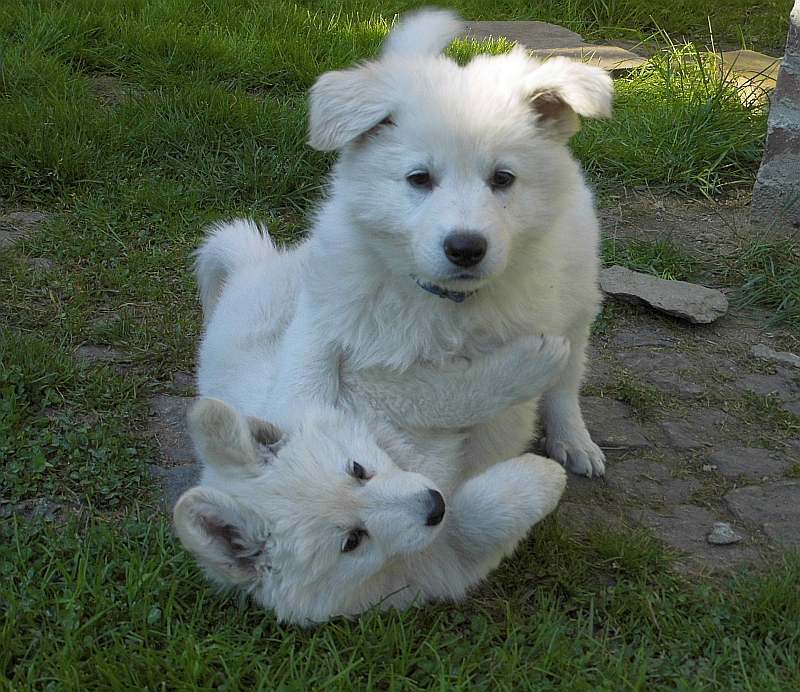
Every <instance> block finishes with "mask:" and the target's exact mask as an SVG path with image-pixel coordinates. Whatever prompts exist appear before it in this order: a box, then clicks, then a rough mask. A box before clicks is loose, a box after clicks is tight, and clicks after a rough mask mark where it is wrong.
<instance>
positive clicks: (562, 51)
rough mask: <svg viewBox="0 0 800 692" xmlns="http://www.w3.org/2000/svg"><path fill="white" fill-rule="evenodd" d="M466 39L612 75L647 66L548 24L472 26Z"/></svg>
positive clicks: (618, 49)
mask: <svg viewBox="0 0 800 692" xmlns="http://www.w3.org/2000/svg"><path fill="white" fill-rule="evenodd" d="M464 36H466V37H469V38H474V39H476V40H478V41H483V40H486V39H488V38H495V39H497V38H505V39H507V40H509V41H511V42H512V43H519V44H521V45H523V46H526V47H527V48H529V49H530V52H531V55H533V56H534V57H536V58H539V59H540V60H546V59H547V58H551V57H554V56H563V57H567V58H572V59H574V60H581V61H583V62H588V63H591V64H593V65H598V66H599V67H602V68H604V69H606V70H610V71H628V70H632V69H633V68H635V67H639V66H640V65H643V64H644V63H645V62H647V60H646V59H645V58H642V57H640V56H638V55H636V53H632V52H631V51H629V50H626V49H625V48H623V47H621V46H612V45H592V44H587V43H585V42H584V41H583V39H582V38H581V37H580V36H579V35H578V34H576V33H575V32H573V31H570V30H569V29H565V28H564V27H563V26H558V25H556V24H549V23H547V22H514V21H511V22H468V23H467V25H466V29H465V31H464Z"/></svg>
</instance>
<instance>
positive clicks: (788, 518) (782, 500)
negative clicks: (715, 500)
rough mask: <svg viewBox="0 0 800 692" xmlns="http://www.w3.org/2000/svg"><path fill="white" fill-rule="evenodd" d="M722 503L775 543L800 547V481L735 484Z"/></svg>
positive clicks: (737, 516) (738, 517)
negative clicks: (737, 486) (738, 485)
mask: <svg viewBox="0 0 800 692" xmlns="http://www.w3.org/2000/svg"><path fill="white" fill-rule="evenodd" d="M725 503H726V504H727V505H728V507H729V508H730V510H731V512H732V513H733V514H734V516H736V518H737V519H739V520H741V521H745V522H749V523H751V524H754V525H756V526H758V527H759V528H760V529H761V530H762V531H763V532H764V533H766V534H767V535H768V536H769V537H770V538H772V539H773V540H775V541H777V542H778V543H781V544H783V545H785V546H789V547H792V548H800V481H797V480H792V481H775V482H773V483H765V484H764V485H749V486H746V487H744V488H736V489H735V490H731V491H730V492H729V493H728V494H727V495H726V496H725Z"/></svg>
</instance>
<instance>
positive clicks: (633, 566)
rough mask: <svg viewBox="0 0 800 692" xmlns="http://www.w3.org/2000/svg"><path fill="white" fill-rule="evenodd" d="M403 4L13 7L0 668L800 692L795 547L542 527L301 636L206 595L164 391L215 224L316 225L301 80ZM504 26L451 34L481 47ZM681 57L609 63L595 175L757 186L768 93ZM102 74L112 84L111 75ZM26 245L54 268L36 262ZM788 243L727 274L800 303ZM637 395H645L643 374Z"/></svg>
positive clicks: (659, 9)
mask: <svg viewBox="0 0 800 692" xmlns="http://www.w3.org/2000/svg"><path fill="white" fill-rule="evenodd" d="M414 4H415V3H410V2H397V3H394V4H392V5H389V4H386V3H379V2H377V0H347V1H346V2H337V3H333V2H330V1H328V0H318V1H313V0H308V1H306V2H298V3H293V2H289V1H288V0H273V1H271V2H256V1H255V0H225V1H223V0H206V1H205V2H202V3H199V2H196V1H195V0H117V1H112V0H70V1H69V2H67V1H66V0H30V1H29V2H19V3H0V210H4V209H6V208H11V209H13V208H38V209H42V210H45V211H48V212H49V213H50V214H51V216H50V220H49V221H48V223H47V224H46V225H45V226H44V228H43V229H42V230H41V231H40V232H38V233H36V234H34V235H33V236H32V237H31V238H29V239H27V240H24V241H23V242H21V243H20V244H19V245H17V246H16V247H15V248H14V249H13V250H10V251H3V252H0V325H2V326H0V459H1V460H2V465H1V466H0V500H2V502H0V516H4V517H5V518H4V519H2V520H0V534H2V538H1V539H0V574H2V577H3V579H2V580H0V604H2V612H3V619H2V625H1V627H2V629H0V632H1V634H0V687H3V688H6V687H8V688H13V689H26V688H53V689H57V688H67V689H80V688H102V689H106V688H111V689H130V688H134V687H136V688H142V687H148V688H157V687H166V688H171V687H176V688H191V687H194V686H197V687H202V688H208V687H215V686H218V687H230V688H235V687H237V686H250V687H261V688H263V689H277V688H279V687H280V686H281V685H283V686H284V687H285V688H287V689H309V688H321V687H325V688H327V687H331V688H341V689H353V688H361V687H364V688H373V687H376V688H391V689H400V688H410V689H414V688H415V687H419V688H423V687H425V688H428V687H438V688H441V689H450V688H458V687H462V688H466V687H500V688H510V687H515V688H519V687H532V688H533V687H535V688H537V689H549V688H554V687H557V686H559V687H564V686H567V687H571V688H574V689H609V690H611V689H613V690H617V689H621V688H633V689H645V688H652V687H677V688H682V689H686V688H689V687H710V688H721V689H744V688H756V689H790V688H793V687H798V683H800V680H798V673H797V671H798V665H797V664H798V661H797V655H796V651H797V648H798V647H797V644H798V624H797V623H798V622H800V617H798V615H799V613H798V610H797V608H798V605H797V604H798V600H799V599H798V598H797V595H798V594H797V587H796V584H797V580H798V577H799V576H800V564H798V562H797V560H796V559H793V558H792V559H790V560H789V561H788V562H786V563H785V564H777V565H775V566H774V567H773V568H772V569H771V570H770V571H769V572H768V573H767V574H766V576H761V577H759V576H752V577H741V578H739V579H735V580H732V581H731V580H726V581H719V582H711V581H706V580H700V581H688V580H684V579H682V578H679V577H678V576H676V575H675V573H674V572H672V571H671V570H670V569H669V565H670V562H671V557H670V556H669V555H666V554H664V553H663V551H662V550H661V549H660V548H659V547H658V545H657V544H656V542H655V541H653V540H652V539H650V538H648V537H646V536H641V535H637V534H623V535H615V534H608V533H603V532H598V531H593V532H591V533H590V534H589V535H588V536H587V538H586V539H585V540H583V539H582V540H581V541H577V540H575V539H573V538H570V537H569V535H568V534H566V533H564V532H563V531H561V530H560V529H559V528H558V526H557V525H556V523H555V522H553V521H551V522H548V523H547V524H545V525H544V526H543V527H541V529H540V530H538V531H537V532H535V534H534V536H533V537H532V538H531V540H530V541H528V542H527V543H526V545H525V546H523V548H522V550H521V551H520V553H519V554H518V555H517V556H516V558H515V559H514V560H511V561H506V563H504V565H503V567H502V568H501V570H500V572H499V573H498V574H497V575H496V576H495V577H494V578H493V579H492V580H491V581H490V582H489V583H488V584H487V585H486V586H485V587H484V588H483V589H481V591H480V592H479V593H478V594H476V595H475V596H474V597H473V598H472V599H471V600H470V601H468V603H467V604H465V605H464V606H459V607H451V606H437V607H431V608H426V609H424V610H421V611H413V612H410V613H406V614H403V615H398V614H387V615H381V614H370V615H368V616H367V617H365V618H364V619H363V620H361V621H359V622H357V623H342V622H337V623H332V624H330V625H327V626H324V627H320V628H318V629H317V630H314V631H311V632H306V631H300V630H297V629H294V628H283V627H277V626H276V625H275V623H274V621H273V620H272V618H271V617H270V616H269V615H267V614H264V613H261V612H259V611H257V610H255V609H253V608H248V607H242V606H240V605H239V604H238V603H237V602H236V601H235V600H234V599H229V598H225V597H221V596H216V595H214V594H213V592H212V591H211V590H210V589H209V588H208V587H207V586H206V584H205V582H204V581H203V579H202V578H201V576H200V574H199V573H198V571H197V570H196V568H195V566H194V565H193V564H192V561H191V560H190V558H189V557H188V556H187V555H186V554H185V553H184V552H183V551H182V550H180V549H179V548H178V547H177V546H176V544H175V543H174V541H173V539H172V538H171V537H170V534H169V525H168V520H167V519H166V518H163V517H160V516H158V515H155V516H156V518H154V514H153V508H152V506H151V502H152V488H151V485H150V482H149V480H148V478H149V476H148V473H147V463H148V462H149V461H151V460H152V458H153V457H152V455H153V453H154V451H153V447H152V443H151V440H150V439H149V437H148V436H147V435H146V434H145V430H146V422H147V420H146V419H147V400H148V397H149V396H150V395H151V393H153V392H154V391H158V390H159V389H160V388H161V386H162V383H163V382H164V381H166V380H168V379H169V378H170V376H171V375H172V374H173V373H174V372H176V371H177V370H189V369H190V368H191V363H192V361H193V354H194V349H195V348H196V344H197V341H198V338H199V336H200V324H199V311H198V307H197V303H196V299H195V288H194V286H193V282H192V280H191V276H190V272H189V267H190V253H191V251H192V250H193V248H194V247H195V246H196V244H197V242H198V238H199V233H200V228H201V227H202V225H203V224H204V223H206V222H208V221H209V220H211V219H217V218H220V217H223V216H229V215H235V214H253V215H256V216H259V217H261V218H266V219H268V221H269V224H270V230H271V232H272V233H273V234H275V235H277V236H278V237H279V238H281V239H284V240H287V241H291V240H294V239H296V238H298V237H299V236H300V235H301V234H302V232H303V229H304V225H305V224H304V219H305V217H306V215H307V213H308V211H309V210H310V208H311V207H312V206H313V204H314V202H315V201H316V200H318V199H319V197H320V195H321V187H322V185H323V181H324V176H325V173H326V171H327V168H328V166H329V164H330V162H331V157H330V156H326V155H322V154H319V153H317V152H314V151H312V150H310V149H309V148H308V147H307V146H306V144H305V139H306V135H305V121H306V105H305V91H306V90H307V88H308V87H309V86H310V85H311V84H312V83H313V80H314V79H315V78H316V76H318V75H319V74H320V73H321V72H322V71H324V70H327V69H332V68H336V67H341V66H344V65H347V64H349V63H351V62H352V61H354V60H357V59H360V58H363V57H364V56H367V55H370V54H372V53H374V51H375V50H376V48H377V46H378V44H379V42H380V39H381V37H382V36H383V35H384V33H385V32H386V30H387V28H388V26H389V24H390V22H391V20H392V17H393V15H394V13H395V12H397V11H400V10H403V9H405V8H407V7H410V6H412V5H414ZM445 4H447V3H445ZM788 4H789V3H785V2H774V1H773V0H770V1H768V2H764V3H761V4H759V5H758V6H754V7H750V4H749V3H748V4H747V5H746V4H745V3H744V2H743V0H735V1H734V2H729V3H725V5H724V6H723V7H720V6H718V3H711V2H698V1H697V0H694V1H690V0H683V1H682V2H680V3H678V4H677V5H676V4H672V5H667V4H665V3H655V2H651V1H650V0H618V1H611V2H609V1H608V0H598V1H596V2H595V1H592V0H589V1H585V2H577V1H576V0H562V1H560V2H555V1H550V0H547V1H545V2H539V3H523V2H521V1H520V0H496V1H493V2H490V3H487V2H478V0H468V1H466V0H465V1H464V2H461V3H457V6H458V7H460V8H461V9H462V10H463V12H464V14H465V16H468V17H470V18H492V19H498V18H519V19H544V20H550V21H557V22H560V23H562V24H565V25H567V26H569V27H570V28H572V29H575V30H576V31H580V32H581V33H583V34H584V35H585V36H587V37H589V38H594V39H598V38H610V37H629V38H630V37H633V38H635V39H637V40H638V39H641V38H645V37H647V36H648V35H650V34H651V33H653V32H654V31H655V30H656V29H657V27H661V28H662V29H664V30H666V31H667V32H670V33H671V34H673V35H674V36H676V37H677V38H680V37H681V35H682V34H684V33H685V34H686V35H687V37H688V38H691V39H696V40H698V41H700V42H701V43H702V42H704V41H705V40H707V38H708V37H707V21H706V15H707V14H708V13H709V12H713V14H714V22H713V26H714V31H715V34H716V35H717V36H718V37H722V38H725V39H726V40H730V41H734V42H736V41H738V40H739V38H738V37H739V35H740V32H741V37H742V38H743V39H744V40H745V41H747V42H752V44H753V45H755V46H757V47H758V46H760V47H768V48H769V47H777V46H779V45H780V44H781V43H782V41H783V34H784V33H785V26H786V22H785V15H786V13H787V12H788ZM745 10H747V12H745ZM507 48H508V45H507V44H505V43H503V42H495V43H493V44H491V45H488V46H487V45H483V46H477V45H476V44H474V43H471V42H466V41H462V42H459V43H457V44H456V45H454V46H453V48H452V49H451V50H452V53H453V54H454V55H455V56H456V57H457V58H458V59H459V60H461V61H465V60H468V59H469V58H470V56H471V55H473V54H474V53H475V52H476V51H477V50H491V51H501V50H505V49H507ZM691 50H692V49H691V48H681V49H679V51H673V52H672V53H670V54H667V55H665V56H663V57H662V58H660V60H659V61H656V62H655V63H654V64H653V65H651V66H650V67H648V68H646V69H644V70H641V71H639V72H636V73H634V74H632V75H631V76H630V77H628V78H625V79H624V80H620V81H618V84H617V86H618V92H619V98H618V101H617V109H616V116H615V119H614V120H611V121H609V122H603V123H593V124H591V125H589V126H587V127H586V128H585V129H584V131H583V132H582V133H581V134H580V135H579V136H578V137H577V138H576V140H575V142H574V146H575V151H576V153H577V154H578V156H579V157H580V158H581V159H582V161H583V162H584V164H585V165H586V168H587V170H588V172H589V175H590V178H591V180H592V182H593V183H594V184H595V185H596V186H597V187H598V188H599V190H600V191H601V193H602V192H603V191H605V190H618V189H620V188H635V187H647V188H649V189H651V190H657V191H678V192H681V193H683V194H689V195H691V194H705V195H715V194H718V193H719V192H721V191H725V190H728V189H731V188H734V189H735V188H738V187H741V186H743V185H744V186H747V185H750V184H751V182H752V177H753V174H754V172H755V169H756V166H757V163H758V158H759V156H760V140H761V138H762V137H763V133H764V114H763V112H762V111H761V110H759V109H758V108H757V107H754V106H743V105H742V104H741V103H740V100H739V99H738V97H737V95H736V94H735V93H734V92H733V91H732V90H731V88H730V86H728V85H726V84H724V83H722V82H721V81H720V80H719V78H718V76H717V72H716V70H715V69H713V67H712V66H710V65H709V64H708V62H707V59H700V58H698V56H697V55H696V54H693V55H694V57H693V59H690V60H684V59H683V57H681V55H679V53H681V52H682V53H685V54H687V55H688V54H689V53H690V51H691ZM690 57H691V56H690ZM98 78H102V79H103V80H104V81H103V82H102V84H101V83H100V81H98ZM109 82H110V83H112V84H113V83H116V84H117V91H118V93H117V94H113V93H112V94H110V95H109V94H105V93H104V94H98V89H100V88H102V89H104V90H107V89H108V84H109ZM604 256H605V259H606V261H608V262H620V263H624V264H627V265H629V266H634V267H635V268H639V269H641V270H643V271H648V272H651V273H654V274H657V275H660V276H665V277H669V278H682V277H685V276H686V275H688V274H689V273H690V272H692V271H693V265H692V264H691V261H690V260H688V259H687V258H686V257H685V256H684V255H682V254H681V253H680V251H678V250H677V248H675V247H674V246H672V245H669V244H668V243H655V244H647V243H638V244H636V243H634V244H629V245H627V246H625V247H622V246H616V245H613V244H608V245H606V247H605V249H604ZM35 257H46V258H48V259H50V260H51V261H52V262H53V266H52V268H49V269H48V268H36V269H34V268H32V267H31V266H30V265H29V264H28V263H27V260H28V259H29V258H35ZM767 257H768V258H770V259H769V260H767V259H765V258H767ZM794 257H795V255H792V254H791V251H790V250H789V249H783V250H781V249H779V248H772V249H771V250H770V251H769V252H768V253H766V252H765V253H761V254H758V253H755V252H754V253H753V254H750V255H744V256H743V257H742V260H741V265H740V266H737V269H736V272H738V273H736V274H735V275H733V274H732V275H731V276H732V280H733V281H736V282H739V283H745V282H746V281H748V280H749V279H750V278H753V279H755V277H757V276H763V277H764V278H763V280H762V281H761V282H756V283H753V284H752V285H751V288H749V289H748V290H749V291H750V295H756V294H758V296H759V297H758V300H759V301H760V302H764V303H766V304H769V305H773V306H774V307H777V308H779V309H780V310H781V314H794V313H791V309H793V308H791V307H787V305H790V304H789V303H786V304H784V303H783V298H784V296H785V295H788V294H790V292H791V290H793V288H792V286H794V285H795V283H796V274H795V275H794V276H795V278H794V279H791V280H788V281H787V280H786V279H785V278H783V277H786V276H790V277H791V276H793V275H792V274H791V272H792V261H794V260H793V258H794ZM795 266H796V265H795ZM619 309H622V308H619ZM614 311H615V308H612V307H607V309H606V313H605V314H606V316H607V318H608V320H607V321H611V322H613V316H614ZM787 311H788V312H787ZM87 341H88V342H90V343H96V344H107V345H110V346H113V347H114V348H117V349H121V350H123V351H125V353H126V354H128V356H129V358H130V360H131V361H132V368H131V369H129V370H128V371H126V372H124V373H119V372H117V371H115V370H114V368H113V367H111V366H106V365H87V364H85V363H81V362H80V361H79V360H78V359H76V357H75V355H74V351H75V349H76V347H77V346H79V345H80V344H82V343H84V342H87ZM629 389H630V391H629V396H630V397H631V400H633V398H634V397H635V396H639V398H640V399H641V402H640V404H641V406H642V407H645V406H646V404H647V403H648V400H647V397H646V396H645V395H647V394H648V393H647V392H645V393H644V394H642V393H641V392H640V391H639V390H636V391H634V389H633V388H629ZM36 498H45V499H49V500H53V501H57V502H60V503H64V504H67V505H69V506H71V507H80V516H79V518H77V519H75V520H73V522H72V523H70V524H68V525H66V526H59V527H56V526H51V525H49V524H47V523H46V522H44V521H42V520H41V519H33V520H30V521H29V522H28V521H22V520H20V519H16V518H14V517H13V516H11V517H8V516H6V515H7V511H6V510H7V508H8V507H9V506H11V507H13V505H14V504H15V503H20V502H25V501H30V500H33V499H36ZM765 641H766V642H767V643H768V645H767V646H764V642H765Z"/></svg>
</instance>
